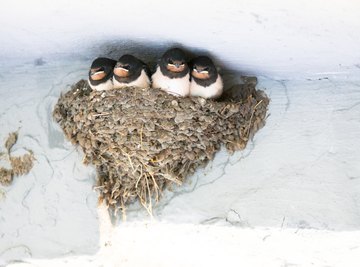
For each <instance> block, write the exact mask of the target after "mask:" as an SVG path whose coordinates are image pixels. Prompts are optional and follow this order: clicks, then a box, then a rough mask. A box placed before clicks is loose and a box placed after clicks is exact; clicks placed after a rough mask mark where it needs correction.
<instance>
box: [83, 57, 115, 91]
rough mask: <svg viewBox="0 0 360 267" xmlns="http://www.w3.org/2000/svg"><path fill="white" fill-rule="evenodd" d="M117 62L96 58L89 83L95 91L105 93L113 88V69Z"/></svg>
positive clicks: (91, 68)
mask: <svg viewBox="0 0 360 267" xmlns="http://www.w3.org/2000/svg"><path fill="white" fill-rule="evenodd" d="M115 64H116V61H115V60H112V59H110V58H105V57H98V58H96V59H95V60H94V61H93V62H92V64H91V67H90V70H89V79H88V83H89V85H90V87H91V89H93V90H97V91H103V90H110V89H112V88H113V81H112V76H113V69H114V66H115Z"/></svg>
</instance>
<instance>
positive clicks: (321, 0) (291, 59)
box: [0, 0, 360, 79]
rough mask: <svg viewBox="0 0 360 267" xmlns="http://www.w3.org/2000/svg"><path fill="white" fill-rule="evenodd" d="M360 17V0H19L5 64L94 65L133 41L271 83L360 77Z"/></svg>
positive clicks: (0, 54)
mask: <svg viewBox="0 0 360 267" xmlns="http://www.w3.org/2000/svg"><path fill="white" fill-rule="evenodd" d="M359 14H360V1H343V0H333V1H326V0H314V1H310V0H308V1H306V0H298V1H286V0H274V1H266V0H255V1H254V0H253V1H252V0H243V1H231V0H222V1H216V2H215V1H209V0H208V1H201V0H200V1H194V0H192V1H173V2H171V1H140V0H129V1H119V0H117V1H115V0H108V1H100V0H97V1H91V0H86V1H85V0H83V1H73V0H69V1H66V0H65V1H26V0H24V1H21V0H13V1H6V2H3V3H1V9H0V25H1V27H0V36H1V43H0V60H1V59H3V60H4V59H9V58H12V59H14V58H19V57H21V58H23V59H26V60H28V59H31V58H32V57H35V58H36V57H45V58H46V57H50V56H54V55H55V56H66V55H72V56H74V55H75V56H76V55H78V56H85V57H88V58H89V60H91V57H92V56H93V55H96V54H104V53H105V52H106V51H107V52H108V50H106V51H105V50H104V52H103V50H102V49H104V47H106V44H107V42H110V43H111V42H114V41H124V40H132V41H136V42H137V47H138V46H139V44H140V46H143V45H144V46H145V47H146V45H147V44H148V43H149V42H151V44H149V45H150V46H151V47H152V49H153V48H154V47H158V46H159V47H161V49H160V50H161V51H163V49H165V48H164V47H162V46H164V45H165V46H166V43H168V42H169V43H177V44H181V45H183V46H185V47H188V48H196V49H201V50H206V51H208V52H209V53H211V54H212V55H213V56H215V57H216V58H217V59H218V61H219V64H221V62H222V63H224V65H225V67H227V68H230V69H236V70H239V71H242V72H246V73H251V74H256V75H265V76H269V77H272V78H284V79H286V78H303V77H311V78H314V77H325V76H329V75H332V76H334V75H335V76H337V77H341V78H346V77H348V76H350V77H352V78H356V77H360V15H359ZM120 43H121V42H120ZM129 44H130V46H131V42H130V43H129V42H126V43H125V44H124V46H129ZM94 47H95V48H97V49H92V50H91V48H94ZM100 47H101V49H100ZM89 49H90V51H91V53H89ZM118 49H119V50H118V51H116V52H117V54H119V53H121V51H122V50H121V48H118ZM152 49H150V50H149V51H150V52H148V53H150V54H151V53H152ZM157 52H158V53H160V52H159V51H157ZM116 56H117V55H116ZM221 65H222V64H221Z"/></svg>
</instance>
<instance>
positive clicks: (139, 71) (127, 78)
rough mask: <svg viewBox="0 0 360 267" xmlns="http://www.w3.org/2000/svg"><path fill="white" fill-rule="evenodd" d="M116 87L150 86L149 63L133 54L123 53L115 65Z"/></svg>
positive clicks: (114, 81)
mask: <svg viewBox="0 0 360 267" xmlns="http://www.w3.org/2000/svg"><path fill="white" fill-rule="evenodd" d="M113 83H114V88H123V87H127V86H135V87H141V88H147V87H150V79H149V76H148V67H147V65H146V64H145V63H144V62H142V61H141V60H139V59H138V58H136V57H134V56H132V55H123V56H122V57H120V58H119V60H118V61H117V63H116V65H115V67H114V77H113Z"/></svg>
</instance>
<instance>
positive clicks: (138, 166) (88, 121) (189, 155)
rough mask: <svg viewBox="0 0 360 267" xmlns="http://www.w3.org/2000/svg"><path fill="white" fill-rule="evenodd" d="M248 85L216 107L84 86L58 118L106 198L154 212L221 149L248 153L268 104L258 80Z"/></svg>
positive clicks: (150, 92) (116, 205)
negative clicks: (175, 186)
mask: <svg viewBox="0 0 360 267" xmlns="http://www.w3.org/2000/svg"><path fill="white" fill-rule="evenodd" d="M244 81H245V84H243V85H241V86H240V88H239V87H238V88H234V90H229V91H227V92H226V93H225V94H224V95H223V97H222V99H221V100H219V101H213V100H205V99H203V98H178V97H175V96H172V95H169V94H167V93H165V92H163V91H161V90H158V89H149V88H146V89H141V88H124V89H120V90H116V89H115V90H110V91H103V92H98V91H92V90H91V89H90V88H89V87H88V85H87V82H86V81H84V80H81V81H79V82H78V83H76V84H75V85H73V86H72V87H71V90H70V91H68V92H67V93H65V94H63V95H61V96H60V98H59V100H58V103H57V104H56V106H55V109H54V112H53V116H54V118H55V120H56V121H57V122H58V123H59V124H60V126H61V128H62V129H63V131H64V133H65V135H66V137H67V138H68V139H69V140H71V142H72V143H73V144H78V145H80V146H81V148H82V150H83V151H84V153H85V157H84V162H85V163H86V164H89V163H91V164H93V165H95V166H96V169H97V173H98V177H97V186H96V188H97V189H98V190H99V192H100V200H101V201H106V204H107V206H108V207H109V208H110V209H111V210H112V211H114V212H115V213H116V212H117V211H119V210H122V211H123V212H124V211H125V208H126V206H127V205H128V204H130V203H132V202H134V201H135V200H137V199H138V200H139V201H140V202H141V204H142V205H143V206H144V207H145V208H146V209H147V211H148V212H149V213H150V214H151V213H152V206H153V203H154V201H158V200H159V198H160V197H161V194H162V191H163V190H164V189H166V188H168V187H169V186H170V185H172V184H174V183H175V184H178V185H181V184H182V183H183V181H184V180H185V179H186V178H187V177H188V176H189V175H191V174H193V173H194V171H195V170H196V169H197V168H198V167H200V166H204V165H205V164H206V163H207V162H208V161H209V160H211V159H212V158H213V157H214V155H215V153H216V152H217V151H219V149H220V147H221V145H224V146H225V147H226V149H227V150H228V151H229V152H230V153H233V152H234V151H236V150H240V149H243V148H244V147H245V146H246V143H247V141H248V140H249V138H251V137H252V135H253V134H254V133H255V132H256V131H257V130H258V129H259V128H260V127H262V126H263V125H264V122H265V116H266V111H267V106H268V103H269V100H268V98H267V97H266V95H265V94H264V93H263V92H261V91H257V90H256V89H255V86H256V78H246V79H244Z"/></svg>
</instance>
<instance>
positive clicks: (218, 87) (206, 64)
mask: <svg viewBox="0 0 360 267" xmlns="http://www.w3.org/2000/svg"><path fill="white" fill-rule="evenodd" d="M191 68H192V70H191V83H190V95H191V96H201V97H203V98H212V99H215V98H218V97H220V96H221V94H222V92H223V81H222V78H221V76H220V74H219V73H218V72H217V70H216V67H215V65H214V63H213V62H212V60H211V59H210V58H209V57H206V56H200V57H196V58H194V59H193V60H192V62H191Z"/></svg>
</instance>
